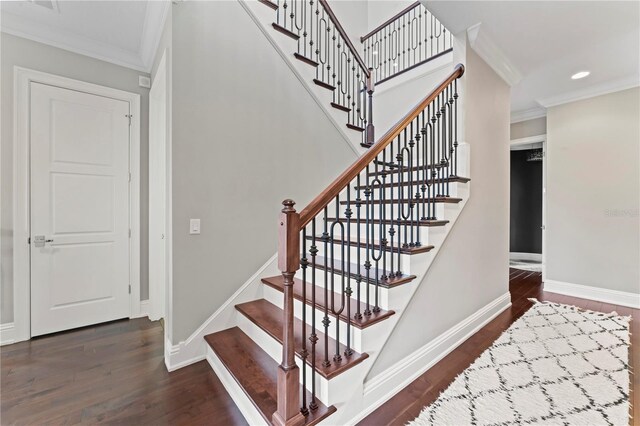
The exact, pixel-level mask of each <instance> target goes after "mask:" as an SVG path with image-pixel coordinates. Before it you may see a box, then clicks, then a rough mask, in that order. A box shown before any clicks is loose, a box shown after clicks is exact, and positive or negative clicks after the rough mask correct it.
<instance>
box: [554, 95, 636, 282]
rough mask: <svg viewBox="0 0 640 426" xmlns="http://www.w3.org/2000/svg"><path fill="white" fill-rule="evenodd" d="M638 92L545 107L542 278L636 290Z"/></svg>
mask: <svg viewBox="0 0 640 426" xmlns="http://www.w3.org/2000/svg"><path fill="white" fill-rule="evenodd" d="M639 117H640V89H639V88H637V87H636V88H634V89H629V90H624V91H621V92H616V93H611V94H607V95H603V96H598V97H595V98H591V99H586V100H582V101H577V102H572V103H569V104H564V105H560V106H556V107H552V108H549V109H548V111H547V220H546V222H547V228H546V237H547V241H546V250H547V255H546V259H547V271H546V274H547V276H546V278H547V279H548V280H553V281H560V282H564V283H570V284H579V285H586V286H593V287H598V288H603V289H609V290H617V291H622V292H629V293H635V294H638V293H640V225H639V223H640V118H639Z"/></svg>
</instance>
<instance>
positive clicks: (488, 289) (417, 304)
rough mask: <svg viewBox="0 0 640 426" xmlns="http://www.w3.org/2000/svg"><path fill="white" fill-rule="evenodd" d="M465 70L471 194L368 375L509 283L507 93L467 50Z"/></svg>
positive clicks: (490, 298) (498, 293)
mask: <svg viewBox="0 0 640 426" xmlns="http://www.w3.org/2000/svg"><path fill="white" fill-rule="evenodd" d="M465 67H466V72H465V78H466V83H465V84H466V86H465V91H464V92H463V94H462V96H463V101H464V116H465V126H466V129H465V131H466V135H467V138H466V139H467V140H466V142H468V143H469V145H470V147H471V173H472V176H471V179H472V180H471V196H470V198H469V200H468V202H467V204H466V206H465V208H464V210H463V211H462V213H461V215H460V217H459V218H458V221H457V222H456V224H455V226H454V227H453V228H452V230H451V232H450V233H449V236H448V237H447V239H446V241H445V242H444V245H443V246H442V248H441V250H440V252H439V253H438V256H437V257H436V259H435V260H434V262H433V263H432V265H431V268H430V269H429V271H428V272H427V275H426V276H425V278H424V279H423V281H422V283H421V284H420V287H419V288H418V290H417V291H416V293H415V295H414V297H413V299H412V300H411V302H410V303H409V305H408V307H407V310H406V311H405V313H404V314H403V315H402V318H401V319H400V321H399V322H398V324H397V326H396V328H395V330H394V331H393V333H392V335H391V337H390V338H389V340H388V341H387V343H386V345H385V347H384V348H383V349H382V352H381V353H380V356H379V358H378V359H377V360H376V362H375V363H374V365H373V368H372V369H371V371H370V372H369V376H368V378H367V380H368V379H370V378H372V377H375V376H376V375H378V374H380V373H381V372H383V371H385V370H386V369H388V368H390V367H391V366H393V365H394V364H395V363H397V362H398V361H399V360H401V359H403V358H405V357H407V356H409V355H410V354H412V353H413V352H415V351H416V350H417V349H418V348H420V347H422V346H424V345H425V344H427V343H428V342H430V341H431V340H433V339H434V338H436V337H437V336H438V335H440V334H441V333H443V332H444V331H446V330H447V329H449V328H450V327H452V326H454V325H455V324H457V323H458V322H460V321H462V320H464V319H465V318H467V317H468V316H469V315H471V314H473V313H474V312H476V311H477V310H479V309H480V308H482V307H483V306H485V305H487V304H488V303H490V302H491V301H493V300H494V299H496V298H497V297H499V296H501V295H503V294H504V293H506V292H507V291H508V288H509V283H508V276H509V272H508V266H509V109H510V90H509V86H508V85H507V84H506V83H505V82H504V81H503V80H502V79H501V78H500V77H499V76H498V75H497V74H496V73H495V72H494V71H493V70H492V69H491V68H490V67H489V66H488V65H487V64H486V63H485V62H484V61H483V60H482V59H481V58H480V57H479V56H478V55H477V54H476V53H475V52H473V51H472V50H470V49H469V50H468V51H467V54H466V63H465Z"/></svg>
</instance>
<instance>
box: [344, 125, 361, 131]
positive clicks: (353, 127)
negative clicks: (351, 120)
mask: <svg viewBox="0 0 640 426" xmlns="http://www.w3.org/2000/svg"><path fill="white" fill-rule="evenodd" d="M347 127H348V128H350V129H351V130H356V131H358V132H364V127H360V126H356V125H355V124H347Z"/></svg>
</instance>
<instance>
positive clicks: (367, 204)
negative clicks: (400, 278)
mask: <svg viewBox="0 0 640 426" xmlns="http://www.w3.org/2000/svg"><path fill="white" fill-rule="evenodd" d="M365 176H366V179H365V180H366V182H367V187H366V188H365V190H364V197H365V210H364V211H365V227H366V228H365V229H366V230H365V243H366V260H365V262H364V269H365V274H366V279H365V288H366V303H365V309H364V314H365V315H367V316H369V315H371V303H370V297H371V235H370V234H369V226H370V221H371V205H372V198H373V197H372V195H373V192H372V191H371V184H370V181H369V179H370V174H369V166H367V169H366V174H365Z"/></svg>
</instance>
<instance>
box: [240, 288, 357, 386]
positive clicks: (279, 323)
mask: <svg viewBox="0 0 640 426" xmlns="http://www.w3.org/2000/svg"><path fill="white" fill-rule="evenodd" d="M236 309H237V310H238V311H240V312H241V313H242V314H243V315H244V316H246V317H247V318H248V319H249V320H250V321H251V322H253V323H254V324H255V325H257V326H258V327H260V328H261V329H262V330H263V331H265V332H266V333H267V334H269V335H270V336H271V337H273V338H274V339H276V340H277V341H278V342H279V343H280V344H282V340H283V331H284V324H283V315H284V311H283V310H282V309H280V308H278V307H277V306H276V305H274V304H273V303H270V302H268V301H266V300H265V299H259V300H254V301H253V302H247V303H242V304H240V305H236ZM330 327H331V325H330ZM312 330H313V329H312V328H311V326H310V325H308V324H307V325H306V339H305V340H306V343H307V350H308V351H311V343H310V342H309V340H308V339H309V336H311V332H312ZM316 335H317V336H318V344H316V347H315V351H316V359H315V370H316V371H317V372H318V374H320V375H321V376H322V377H324V378H326V379H332V378H333V377H335V376H337V375H338V374H340V373H343V372H345V371H347V370H348V369H349V368H351V367H353V366H355V365H357V364H359V363H360V362H362V361H364V360H365V359H367V358H368V357H369V355H368V354H366V353H364V354H359V353H358V352H355V351H353V353H352V354H351V355H350V356H346V355H345V354H344V352H345V350H346V349H347V347H346V346H345V345H343V344H342V343H340V346H339V347H340V356H341V357H342V359H341V361H339V362H336V361H335V360H334V359H333V354H334V353H335V347H336V341H335V340H334V339H332V338H331V337H327V339H328V342H329V343H328V347H329V348H330V349H329V361H330V362H331V365H329V366H328V367H325V366H323V365H322V363H323V361H324V344H323V343H322V342H324V338H325V335H324V333H321V332H319V331H316ZM293 341H294V347H295V350H296V355H297V356H298V357H299V358H300V359H302V321H301V320H299V319H298V318H294V324H293ZM307 363H308V364H309V365H311V354H310V353H309V356H308V357H307Z"/></svg>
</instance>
